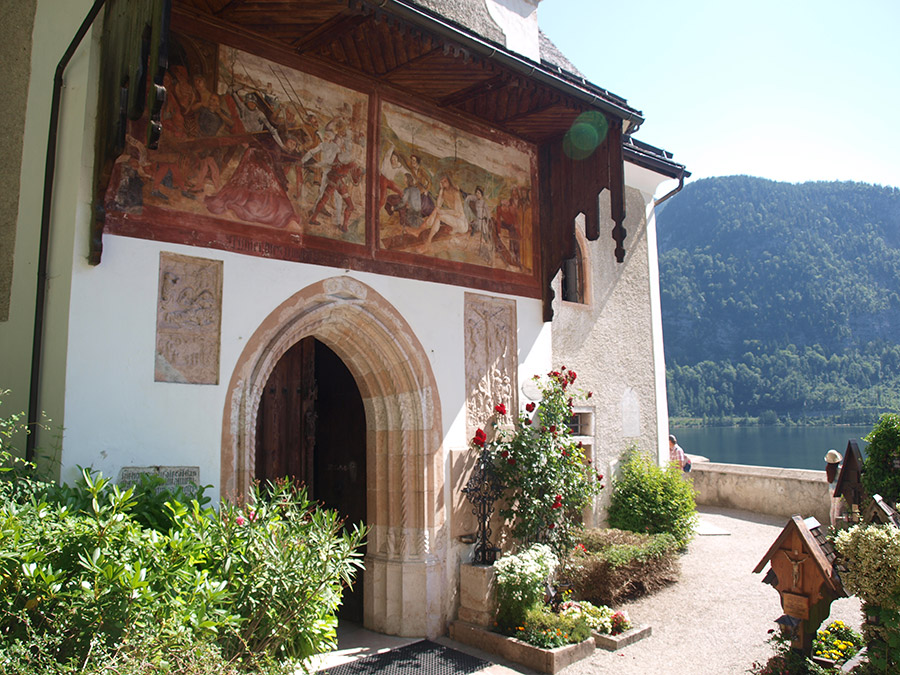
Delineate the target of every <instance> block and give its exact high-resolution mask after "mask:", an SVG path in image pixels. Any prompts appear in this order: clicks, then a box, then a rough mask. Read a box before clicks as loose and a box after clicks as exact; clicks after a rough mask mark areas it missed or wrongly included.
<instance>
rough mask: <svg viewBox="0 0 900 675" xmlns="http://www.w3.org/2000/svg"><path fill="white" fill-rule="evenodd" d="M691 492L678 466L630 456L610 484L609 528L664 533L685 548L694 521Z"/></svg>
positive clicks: (641, 455) (693, 503)
mask: <svg viewBox="0 0 900 675" xmlns="http://www.w3.org/2000/svg"><path fill="white" fill-rule="evenodd" d="M696 509H697V505H696V502H695V501H694V488H693V486H692V485H691V484H690V482H688V481H687V480H685V479H684V478H683V476H682V471H681V468H680V467H679V466H678V465H677V463H669V464H667V465H666V467H665V468H662V467H660V466H659V465H658V464H657V463H656V462H654V461H653V460H652V459H651V458H650V457H649V456H648V455H646V454H642V453H638V452H632V453H631V454H630V456H629V457H628V459H627V461H626V462H625V465H624V466H623V468H622V475H621V477H620V478H618V479H616V480H615V481H614V483H613V494H612V499H611V501H610V505H609V517H608V520H609V524H610V527H614V528H618V529H621V530H630V531H631V532H640V533H647V534H659V533H662V532H667V533H669V534H671V535H672V536H673V537H675V539H676V541H677V542H678V545H679V546H680V547H684V546H686V545H687V543H688V542H689V541H690V539H691V536H692V533H693V530H694V523H695V522H696V519H697V514H696Z"/></svg>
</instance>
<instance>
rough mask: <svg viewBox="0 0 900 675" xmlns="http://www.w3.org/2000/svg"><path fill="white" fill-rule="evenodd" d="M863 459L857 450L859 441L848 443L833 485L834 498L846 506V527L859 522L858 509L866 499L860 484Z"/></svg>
mask: <svg viewBox="0 0 900 675" xmlns="http://www.w3.org/2000/svg"><path fill="white" fill-rule="evenodd" d="M863 466H864V465H863V457H862V452H860V450H859V441H854V440H851V441H848V442H847V451H846V452H845V453H844V462H843V464H841V471H840V473H839V474H838V477H837V482H836V483H835V485H834V497H835V498H838V497H841V498H843V500H844V503H845V504H846V505H847V512H846V513H847V515H846V516H845V518H846V525H845V526H846V527H850V526H851V525H855V524H856V523H858V522H859V521H860V508H861V504H862V502H863V500H864V499H865V497H866V492H865V489H864V488H863V484H862V472H863Z"/></svg>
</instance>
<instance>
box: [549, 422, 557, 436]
mask: <svg viewBox="0 0 900 675" xmlns="http://www.w3.org/2000/svg"><path fill="white" fill-rule="evenodd" d="M550 433H551V434H555V433H556V425H555V424H551V425H550Z"/></svg>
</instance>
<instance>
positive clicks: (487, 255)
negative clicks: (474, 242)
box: [465, 185, 494, 262]
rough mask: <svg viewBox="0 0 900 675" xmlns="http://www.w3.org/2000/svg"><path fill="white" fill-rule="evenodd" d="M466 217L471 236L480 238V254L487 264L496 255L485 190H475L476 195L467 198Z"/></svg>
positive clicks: (479, 188)
mask: <svg viewBox="0 0 900 675" xmlns="http://www.w3.org/2000/svg"><path fill="white" fill-rule="evenodd" d="M465 204H466V215H467V216H468V218H469V234H470V235H471V236H473V237H474V236H477V237H478V238H479V246H478V254H479V255H480V256H481V258H482V259H484V260H485V261H487V262H490V260H491V258H492V257H493V255H494V246H493V232H492V228H491V216H490V209H489V208H488V203H487V201H486V200H485V198H484V188H482V187H481V186H480V185H479V186H478V187H476V188H475V194H472V195H469V196H468V197H466V201H465Z"/></svg>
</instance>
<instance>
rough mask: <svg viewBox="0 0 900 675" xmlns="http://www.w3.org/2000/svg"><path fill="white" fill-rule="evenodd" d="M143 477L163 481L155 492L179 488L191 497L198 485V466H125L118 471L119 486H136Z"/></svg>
mask: <svg viewBox="0 0 900 675" xmlns="http://www.w3.org/2000/svg"><path fill="white" fill-rule="evenodd" d="M144 475H149V476H159V477H160V478H162V479H163V483H162V484H160V485H159V487H157V488H156V491H157V492H162V491H163V490H174V489H175V488H179V487H180V488H181V489H182V490H184V493H185V494H186V495H187V496H189V497H193V496H194V495H196V494H197V486H198V485H199V484H200V467H199V466H126V467H122V470H121V471H119V484H122V485H138V484H139V483H140V482H141V476H144Z"/></svg>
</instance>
